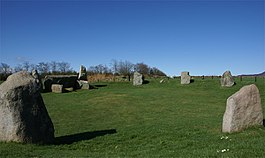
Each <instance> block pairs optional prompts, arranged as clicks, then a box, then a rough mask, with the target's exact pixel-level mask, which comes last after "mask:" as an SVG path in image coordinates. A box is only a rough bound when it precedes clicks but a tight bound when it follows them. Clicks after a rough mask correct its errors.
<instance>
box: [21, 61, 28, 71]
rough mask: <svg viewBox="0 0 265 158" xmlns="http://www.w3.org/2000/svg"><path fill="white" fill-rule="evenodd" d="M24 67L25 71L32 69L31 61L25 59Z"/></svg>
mask: <svg viewBox="0 0 265 158" xmlns="http://www.w3.org/2000/svg"><path fill="white" fill-rule="evenodd" d="M22 68H23V70H25V71H30V63H29V62H28V61H25V62H23V63H22Z"/></svg>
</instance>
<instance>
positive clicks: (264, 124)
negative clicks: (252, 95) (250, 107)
mask: <svg viewBox="0 0 265 158" xmlns="http://www.w3.org/2000/svg"><path fill="white" fill-rule="evenodd" d="M263 126H264V127H265V119H263Z"/></svg>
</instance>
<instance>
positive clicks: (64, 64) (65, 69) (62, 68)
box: [58, 62, 71, 73]
mask: <svg viewBox="0 0 265 158" xmlns="http://www.w3.org/2000/svg"><path fill="white" fill-rule="evenodd" d="M58 68H59V70H60V72H62V73H66V72H69V71H71V66H70V64H69V63H67V62H59V63H58Z"/></svg>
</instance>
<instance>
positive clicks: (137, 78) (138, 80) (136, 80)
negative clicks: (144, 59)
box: [133, 72, 143, 86]
mask: <svg viewBox="0 0 265 158" xmlns="http://www.w3.org/2000/svg"><path fill="white" fill-rule="evenodd" d="M142 84H143V75H142V74H140V73H139V72H134V74H133V85H134V86H139V85H142Z"/></svg>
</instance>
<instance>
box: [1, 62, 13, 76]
mask: <svg viewBox="0 0 265 158" xmlns="http://www.w3.org/2000/svg"><path fill="white" fill-rule="evenodd" d="M10 74H12V68H11V67H10V66H9V65H8V64H6V63H1V65H0V80H6V78H7V77H8V76H9V75H10Z"/></svg>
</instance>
